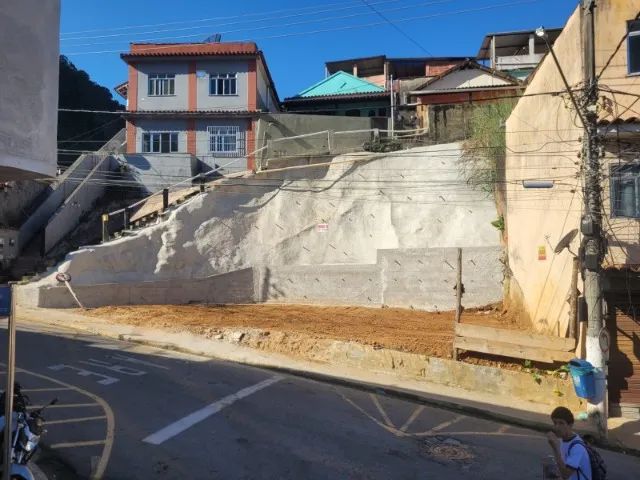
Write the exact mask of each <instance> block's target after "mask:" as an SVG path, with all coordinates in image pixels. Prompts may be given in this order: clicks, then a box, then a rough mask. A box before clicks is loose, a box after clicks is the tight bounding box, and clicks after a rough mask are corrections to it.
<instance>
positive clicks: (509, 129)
mask: <svg viewBox="0 0 640 480" xmlns="http://www.w3.org/2000/svg"><path fill="white" fill-rule="evenodd" d="M638 8H639V7H638V4H637V2H633V1H625V0H612V1H599V2H598V8H597V13H596V54H597V57H596V72H600V71H601V69H602V67H603V66H604V65H605V63H606V62H607V60H608V59H609V57H611V56H612V54H613V53H614V51H615V48H616V46H617V45H618V43H619V42H620V40H621V39H622V38H623V36H625V35H626V31H627V23H626V22H627V20H630V19H632V18H633V17H635V15H636V14H637V11H638ZM554 50H555V52H556V55H557V56H558V59H559V61H560V64H561V66H562V69H563V71H564V73H565V76H566V77H567V80H568V82H569V85H571V86H573V87H574V88H575V87H579V86H581V82H582V81H583V75H584V74H583V58H582V49H581V12H580V9H579V8H578V9H576V11H574V13H573V14H572V16H571V17H570V18H569V20H568V22H567V24H566V26H565V28H564V30H563V32H562V34H561V35H560V37H559V38H558V39H557V41H556V43H555V45H554ZM626 64H627V45H626V40H625V41H624V42H623V44H622V45H621V47H620V49H619V51H618V52H617V53H616V54H615V55H614V56H613V57H612V60H611V62H610V65H609V66H608V67H607V68H606V70H605V72H604V73H603V75H602V77H601V84H602V91H601V96H602V98H601V100H600V102H599V104H600V106H601V108H600V113H599V115H600V118H601V119H606V120H609V121H611V120H613V119H614V118H616V117H617V116H620V118H630V117H633V116H638V117H640V114H638V113H637V112H636V113H635V114H634V113H632V110H631V109H629V110H626V109H627V107H629V106H631V108H632V109H633V110H637V111H640V102H637V101H636V100H637V98H638V97H633V96H629V95H624V96H623V95H621V94H616V93H612V92H611V90H624V91H629V92H632V93H635V94H640V77H638V76H627V66H626ZM556 92H559V93H556ZM524 95H525V96H524V97H523V98H521V99H520V100H519V102H518V104H517V106H516V107H515V109H514V111H513V113H512V115H511V116H510V117H509V119H508V121H507V122H506V132H505V133H506V145H507V156H506V182H507V184H506V190H507V195H506V198H507V201H506V212H507V213H506V219H505V220H506V228H507V241H508V256H509V267H510V269H511V271H512V274H513V276H512V282H511V286H510V289H509V300H510V303H511V306H512V307H513V308H518V307H519V308H522V310H523V312H524V313H525V314H527V315H528V316H529V318H530V319H531V321H532V323H533V325H534V326H535V327H536V328H537V329H538V330H540V331H545V332H549V333H555V334H559V335H565V333H566V330H567V326H568V320H569V304H568V296H569V290H570V282H571V271H572V254H571V253H569V252H568V251H567V250H564V251H563V252H561V253H558V254H556V253H554V251H553V250H554V248H555V246H556V245H557V243H558V241H559V240H560V239H561V238H562V237H563V236H564V235H565V234H567V233H568V232H570V231H571V230H572V229H579V225H580V217H581V214H582V205H583V194H582V173H581V159H580V150H581V143H580V142H581V138H582V124H581V122H580V119H579V118H577V115H576V113H575V109H574V108H573V106H572V104H571V102H570V99H569V97H568V95H567V94H566V90H565V87H564V84H563V82H562V79H561V77H560V74H559V72H558V69H557V67H556V65H555V63H554V62H553V59H552V58H551V56H550V55H547V57H546V58H545V59H544V60H543V62H542V63H541V64H540V65H539V67H538V70H537V72H535V73H534V76H533V78H532V80H531V82H530V85H529V86H528V88H527V89H526V91H525V93H524ZM634 102H636V103H635V104H633V103H634ZM632 104H633V105H632ZM605 106H609V107H610V108H605ZM613 106H615V107H613ZM625 110H626V111H625ZM608 149H609V150H608V151H607V153H606V158H607V161H615V162H618V161H619V160H618V155H617V153H616V152H614V151H612V148H611V146H610V145H609V147H608ZM636 150H637V149H636ZM636 158H637V155H636ZM604 164H605V166H604V168H603V173H604V174H605V177H608V167H607V165H606V161H605V162H604ZM526 179H530V180H543V179H553V180H554V182H555V185H554V187H553V188H552V189H544V190H543V189H525V188H523V186H522V181H523V180H526ZM608 197H609V179H608V178H605V179H604V181H603V201H604V203H605V213H606V214H608V213H609V211H610V210H609V204H608V202H609V199H608ZM609 224H611V226H612V227H613V231H615V230H616V229H617V230H619V231H622V230H624V231H625V232H626V234H627V238H630V237H632V236H633V235H634V234H635V235H637V234H638V233H639V232H638V222H637V221H636V220H626V219H609V218H607V219H606V221H605V227H607V228H609ZM610 230H611V229H610ZM610 234H611V231H610V232H609V235H610ZM638 238H640V237H637V236H636V237H635V243H636V244H637V243H638ZM580 240H581V237H580V235H578V236H577V237H576V238H575V240H574V241H573V242H572V244H571V250H572V251H573V252H574V253H577V251H578V247H579V245H580ZM610 244H611V243H610ZM616 248H618V247H616V246H614V245H612V247H611V252H608V255H607V257H608V258H612V255H614V250H615V249H616ZM630 251H631V250H630V249H628V248H627V249H626V251H625V252H630ZM616 255H618V261H619V259H620V249H619V248H618V250H617V253H616ZM625 261H626V262H628V260H625ZM639 263H640V262H639ZM579 288H580V289H581V285H580V282H579Z"/></svg>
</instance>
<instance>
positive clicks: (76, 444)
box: [50, 440, 105, 448]
mask: <svg viewBox="0 0 640 480" xmlns="http://www.w3.org/2000/svg"><path fill="white" fill-rule="evenodd" d="M104 442H105V441H104V440H89V441H87V442H69V443H54V444H53V445H50V447H51V448H74V447H93V446H95V445H104Z"/></svg>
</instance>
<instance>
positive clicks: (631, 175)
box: [609, 163, 640, 219]
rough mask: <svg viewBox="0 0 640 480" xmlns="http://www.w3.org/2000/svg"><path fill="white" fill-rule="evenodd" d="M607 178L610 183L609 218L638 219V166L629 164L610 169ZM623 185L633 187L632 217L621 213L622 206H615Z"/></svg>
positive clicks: (639, 192) (639, 185)
mask: <svg viewBox="0 0 640 480" xmlns="http://www.w3.org/2000/svg"><path fill="white" fill-rule="evenodd" d="M625 170H626V171H625ZM609 176H610V182H611V183H610V188H611V190H610V198H611V217H613V218H616V217H617V218H637V219H640V164H635V163H630V164H627V165H621V166H615V167H611V171H610V174H609ZM624 184H633V186H634V214H633V215H625V214H624V213H623V212H622V205H616V202H618V201H620V198H619V197H620V190H621V188H622V186H623V185H624Z"/></svg>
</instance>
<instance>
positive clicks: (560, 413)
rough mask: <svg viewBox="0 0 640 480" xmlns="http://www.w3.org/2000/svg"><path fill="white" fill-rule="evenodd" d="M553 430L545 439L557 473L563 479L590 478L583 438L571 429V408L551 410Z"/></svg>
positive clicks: (584, 479) (580, 479)
mask: <svg viewBox="0 0 640 480" xmlns="http://www.w3.org/2000/svg"><path fill="white" fill-rule="evenodd" d="M551 420H552V421H553V430H552V431H551V432H549V433H547V440H548V442H549V445H550V446H551V450H552V452H553V456H554V458H555V463H556V466H557V467H558V468H557V469H558V473H559V474H560V476H559V477H558V478H561V479H563V480H592V478H593V477H592V473H591V461H590V459H589V452H588V451H587V448H586V446H585V443H584V440H582V438H580V435H578V434H577V433H575V432H574V431H573V423H574V418H573V414H572V413H571V410H569V409H568V408H565V407H557V408H556V409H555V410H554V411H553V412H551Z"/></svg>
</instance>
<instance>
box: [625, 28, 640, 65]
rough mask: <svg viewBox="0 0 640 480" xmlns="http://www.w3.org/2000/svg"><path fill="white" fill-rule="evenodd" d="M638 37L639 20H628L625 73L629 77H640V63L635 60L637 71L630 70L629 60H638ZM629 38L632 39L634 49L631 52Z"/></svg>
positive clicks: (639, 35) (639, 30) (639, 51)
mask: <svg viewBox="0 0 640 480" xmlns="http://www.w3.org/2000/svg"><path fill="white" fill-rule="evenodd" d="M638 37H640V20H629V21H628V22H627V73H628V74H629V75H640V61H638V60H636V65H637V70H633V71H632V70H631V58H632V57H634V54H635V58H638V57H639V56H640V43H639V42H638ZM631 38H634V40H635V42H634V46H635V49H634V51H633V52H632V51H631V50H632V49H631V42H630V40H631Z"/></svg>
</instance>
